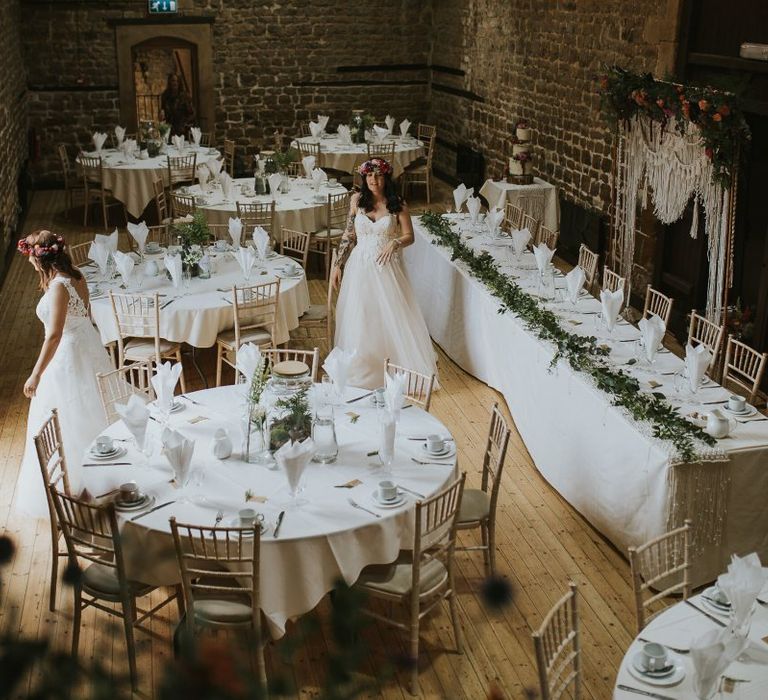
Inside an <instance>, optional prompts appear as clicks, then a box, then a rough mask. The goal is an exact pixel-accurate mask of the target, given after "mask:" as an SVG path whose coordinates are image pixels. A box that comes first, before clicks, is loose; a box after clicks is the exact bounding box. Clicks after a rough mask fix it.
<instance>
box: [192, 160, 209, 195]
mask: <svg viewBox="0 0 768 700" xmlns="http://www.w3.org/2000/svg"><path fill="white" fill-rule="evenodd" d="M195 174H196V175H197V181H198V182H199V183H200V190H201V191H202V192H205V191H206V185H207V184H208V180H210V179H211V170H210V168H209V167H208V165H207V164H205V163H201V164H200V165H198V166H197V167H196V168H195Z"/></svg>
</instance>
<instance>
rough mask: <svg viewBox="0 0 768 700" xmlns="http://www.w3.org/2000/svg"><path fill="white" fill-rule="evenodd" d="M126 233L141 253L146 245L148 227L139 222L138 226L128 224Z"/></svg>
mask: <svg viewBox="0 0 768 700" xmlns="http://www.w3.org/2000/svg"><path fill="white" fill-rule="evenodd" d="M128 233H130V234H131V236H132V237H133V240H134V241H136V245H137V246H139V250H140V251H141V252H142V253H143V252H144V246H145V245H146V244H147V236H149V227H148V226H147V224H146V223H145V222H143V221H139V223H138V224H133V223H131V222H130V221H129V222H128Z"/></svg>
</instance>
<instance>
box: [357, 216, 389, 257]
mask: <svg viewBox="0 0 768 700" xmlns="http://www.w3.org/2000/svg"><path fill="white" fill-rule="evenodd" d="M396 229H397V218H396V217H394V216H392V214H387V215H386V216H382V217H381V218H380V219H379V220H378V221H371V219H370V218H369V217H367V216H366V215H365V213H364V212H363V210H362V209H358V210H357V216H355V233H356V235H357V241H356V243H355V250H354V251H353V252H354V253H355V255H356V256H359V257H362V258H363V259H365V260H372V261H375V260H376V256H377V255H378V254H379V251H380V250H381V249H382V248H383V247H384V246H385V245H386V244H387V241H389V240H390V239H391V238H393V237H394V236H395V231H396ZM398 253H399V251H398ZM398 253H395V255H398Z"/></svg>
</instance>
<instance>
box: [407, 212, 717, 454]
mask: <svg viewBox="0 0 768 700" xmlns="http://www.w3.org/2000/svg"><path fill="white" fill-rule="evenodd" d="M421 223H422V224H423V226H424V227H425V228H426V229H427V231H428V232H429V233H430V234H431V235H432V236H433V239H434V240H433V242H435V243H436V244H437V245H441V246H444V247H446V248H450V249H451V260H459V261H461V262H462V263H464V265H466V267H467V268H468V269H469V272H470V274H471V275H472V276H473V277H474V278H475V279H477V280H479V281H480V282H482V283H483V284H484V285H485V286H486V287H487V288H488V290H489V291H490V292H491V294H492V295H493V296H494V297H496V298H497V299H498V300H499V301H500V302H501V308H500V309H499V313H506V312H512V313H514V314H515V315H516V316H517V317H518V318H519V319H520V320H521V321H522V323H523V325H524V326H525V327H526V328H527V329H528V330H529V331H531V332H532V333H533V334H534V335H536V337H538V338H539V339H540V340H543V341H546V342H549V343H552V344H553V345H554V346H555V356H554V358H553V360H552V364H553V365H554V364H555V363H557V361H558V360H560V359H563V360H565V361H566V362H568V364H569V365H570V366H571V367H572V368H573V369H574V370H576V371H579V372H584V373H586V374H588V375H589V376H590V377H591V378H592V380H593V381H594V382H595V384H596V385H597V387H598V388H599V389H601V390H602V391H604V392H605V393H607V394H610V395H611V399H612V403H613V405H614V406H621V407H623V408H625V409H626V410H627V411H628V412H629V414H630V415H631V416H632V417H633V418H634V419H635V420H636V421H638V422H646V423H650V424H651V427H652V430H653V435H654V437H656V438H659V439H660V440H668V441H669V442H671V443H672V444H673V445H674V447H675V449H676V450H677V452H678V454H679V457H680V459H682V460H683V461H686V462H691V461H694V460H695V459H696V455H697V450H696V444H697V442H703V443H705V444H707V445H710V446H711V445H714V444H715V443H716V440H715V439H714V438H713V437H712V436H711V435H709V434H707V433H705V432H704V431H703V430H702V429H701V428H698V427H696V426H695V425H693V424H692V423H691V422H690V421H688V420H686V419H685V418H684V417H683V416H681V415H680V414H679V413H678V412H677V411H676V410H675V409H674V407H673V406H672V405H671V404H670V403H669V402H668V401H666V399H665V397H664V395H663V394H661V393H659V392H654V393H646V392H643V391H641V390H640V382H638V380H637V379H635V377H633V376H631V375H629V374H627V373H626V372H624V371H622V370H620V369H616V368H615V367H612V366H611V365H610V364H608V362H607V360H606V356H607V355H608V353H609V350H608V348H606V347H605V346H602V345H598V343H597V340H596V339H595V338H594V337H592V336H589V337H584V336H581V335H578V334H576V333H569V332H568V331H567V330H565V329H564V328H563V327H562V325H561V324H560V318H559V317H558V316H557V315H556V314H555V313H553V312H552V311H550V310H549V309H547V308H546V307H544V305H543V304H541V303H540V302H539V300H538V299H537V298H536V297H534V296H533V295H531V294H528V293H527V292H525V291H523V289H522V288H521V287H520V286H518V285H517V284H515V283H514V282H513V281H512V280H511V278H510V277H509V276H507V275H505V274H504V273H503V272H501V270H500V269H499V267H498V266H497V265H496V262H495V261H494V259H493V256H491V255H490V254H489V253H487V252H482V253H480V254H477V253H475V252H474V251H473V250H472V249H471V248H470V247H469V246H468V245H466V244H465V243H464V242H462V240H461V236H460V234H459V233H458V232H457V231H455V230H454V229H453V228H452V227H451V224H450V222H449V221H448V219H446V218H445V217H444V216H443V215H441V214H435V213H433V212H426V213H424V214H423V215H422V216H421Z"/></svg>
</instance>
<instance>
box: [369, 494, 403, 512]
mask: <svg viewBox="0 0 768 700" xmlns="http://www.w3.org/2000/svg"><path fill="white" fill-rule="evenodd" d="M371 501H373V504H374V505H375V506H376V507H377V508H397V507H398V506H401V505H403V503H405V493H403V492H402V491H401V490H400V489H398V490H397V498H393V499H392V500H391V501H381V500H379V490H378V489H375V490H374V491H373V493H372V494H371Z"/></svg>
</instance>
